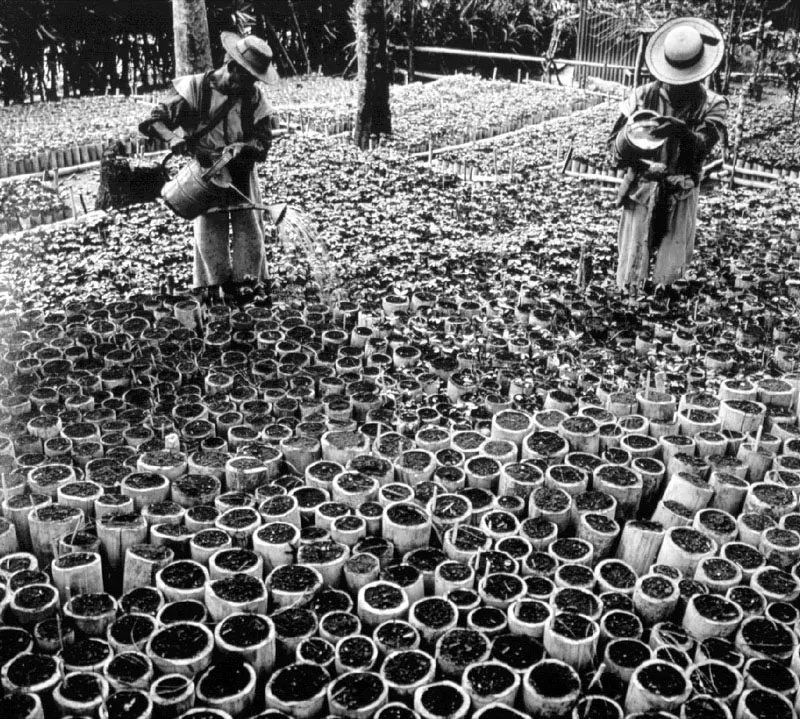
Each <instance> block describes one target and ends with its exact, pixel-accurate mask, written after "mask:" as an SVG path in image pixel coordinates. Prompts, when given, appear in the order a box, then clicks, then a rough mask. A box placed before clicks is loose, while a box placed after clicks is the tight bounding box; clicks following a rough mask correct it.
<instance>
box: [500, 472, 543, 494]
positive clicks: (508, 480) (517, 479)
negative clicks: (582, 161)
mask: <svg viewBox="0 0 800 719" xmlns="http://www.w3.org/2000/svg"><path fill="white" fill-rule="evenodd" d="M543 483H544V475H543V474H542V470H540V469H539V468H538V467H533V466H531V465H529V464H524V463H511V464H504V465H503V466H502V467H501V468H500V479H499V481H498V487H497V493H498V496H503V495H511V496H515V497H522V498H523V499H527V498H528V497H529V496H530V495H531V493H533V492H534V491H535V490H536V489H538V488H539V487H541V486H542V485H543Z"/></svg>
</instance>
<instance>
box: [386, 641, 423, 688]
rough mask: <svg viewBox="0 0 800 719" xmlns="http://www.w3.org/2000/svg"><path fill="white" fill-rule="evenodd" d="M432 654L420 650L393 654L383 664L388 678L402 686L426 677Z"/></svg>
mask: <svg viewBox="0 0 800 719" xmlns="http://www.w3.org/2000/svg"><path fill="white" fill-rule="evenodd" d="M431 664H432V660H431V657H430V655H428V654H425V653H424V652H420V651H415V650H411V651H400V652H396V653H393V654H391V655H390V656H389V657H388V658H387V659H386V661H385V663H384V665H383V675H384V676H385V677H386V679H387V680H388V681H390V682H392V683H394V684H398V685H400V686H409V685H411V684H415V683H416V682H418V681H420V680H421V679H423V678H425V676H426V675H427V674H428V672H429V671H430V669H431Z"/></svg>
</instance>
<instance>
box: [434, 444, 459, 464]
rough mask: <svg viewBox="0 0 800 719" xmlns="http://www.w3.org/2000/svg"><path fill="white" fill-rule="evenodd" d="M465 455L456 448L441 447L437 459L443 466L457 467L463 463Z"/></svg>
mask: <svg viewBox="0 0 800 719" xmlns="http://www.w3.org/2000/svg"><path fill="white" fill-rule="evenodd" d="M463 459H464V456H463V455H462V454H461V452H459V451H458V450H455V449H449V448H447V449H440V450H439V451H438V452H437V453H436V460H437V461H438V462H439V463H440V464H441V465H442V466H443V467H456V466H457V465H459V464H461V462H462V460H463Z"/></svg>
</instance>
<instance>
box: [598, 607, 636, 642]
mask: <svg viewBox="0 0 800 719" xmlns="http://www.w3.org/2000/svg"><path fill="white" fill-rule="evenodd" d="M603 620H604V621H603V623H604V625H605V628H606V632H608V634H609V635H610V636H611V637H614V638H617V639H635V638H637V637H638V636H639V635H640V634H641V631H642V623H641V622H640V621H639V618H638V617H637V616H636V615H635V614H633V613H632V612H627V611H612V612H609V613H608V614H606V615H605V617H604V618H603Z"/></svg>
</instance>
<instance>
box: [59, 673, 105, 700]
mask: <svg viewBox="0 0 800 719" xmlns="http://www.w3.org/2000/svg"><path fill="white" fill-rule="evenodd" d="M101 688H102V685H101V684H100V682H99V681H98V678H97V675H96V674H94V673H91V672H73V673H72V674H68V675H67V676H65V677H64V679H63V681H62V682H61V695H62V696H63V697H64V698H65V699H69V700H71V701H74V702H91V701H92V700H94V699H96V698H97V697H99V696H100V693H101Z"/></svg>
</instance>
